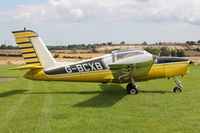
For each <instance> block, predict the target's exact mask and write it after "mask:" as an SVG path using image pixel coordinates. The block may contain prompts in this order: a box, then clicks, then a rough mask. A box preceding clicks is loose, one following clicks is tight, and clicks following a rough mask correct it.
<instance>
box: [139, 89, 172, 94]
mask: <svg viewBox="0 0 200 133" xmlns="http://www.w3.org/2000/svg"><path fill="white" fill-rule="evenodd" d="M139 93H159V94H165V93H173V92H171V91H161V90H160V91H142V90H139Z"/></svg>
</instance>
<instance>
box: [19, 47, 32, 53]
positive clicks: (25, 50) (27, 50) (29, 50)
mask: <svg viewBox="0 0 200 133" xmlns="http://www.w3.org/2000/svg"><path fill="white" fill-rule="evenodd" d="M21 52H22V53H24V52H34V49H33V48H30V49H21Z"/></svg>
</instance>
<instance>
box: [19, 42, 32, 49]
mask: <svg viewBox="0 0 200 133" xmlns="http://www.w3.org/2000/svg"><path fill="white" fill-rule="evenodd" d="M31 46H32V44H31V43H27V44H19V45H18V47H20V48H23V47H31Z"/></svg>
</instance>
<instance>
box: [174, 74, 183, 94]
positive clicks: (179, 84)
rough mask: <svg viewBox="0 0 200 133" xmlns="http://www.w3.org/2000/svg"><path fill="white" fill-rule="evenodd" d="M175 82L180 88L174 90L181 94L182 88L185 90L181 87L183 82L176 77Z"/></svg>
mask: <svg viewBox="0 0 200 133" xmlns="http://www.w3.org/2000/svg"><path fill="white" fill-rule="evenodd" d="M174 81H175V83H176V84H177V85H178V86H176V87H175V88H174V90H173V91H174V92H175V93H180V92H182V88H183V86H182V85H181V81H180V80H179V79H178V78H177V77H174Z"/></svg>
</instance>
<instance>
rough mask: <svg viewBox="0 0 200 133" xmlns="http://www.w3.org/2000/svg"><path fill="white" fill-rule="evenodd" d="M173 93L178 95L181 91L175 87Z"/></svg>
mask: <svg viewBox="0 0 200 133" xmlns="http://www.w3.org/2000/svg"><path fill="white" fill-rule="evenodd" d="M173 91H174V92H175V93H180V92H182V89H181V87H178V86H176V87H175V88H174V90H173Z"/></svg>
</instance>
